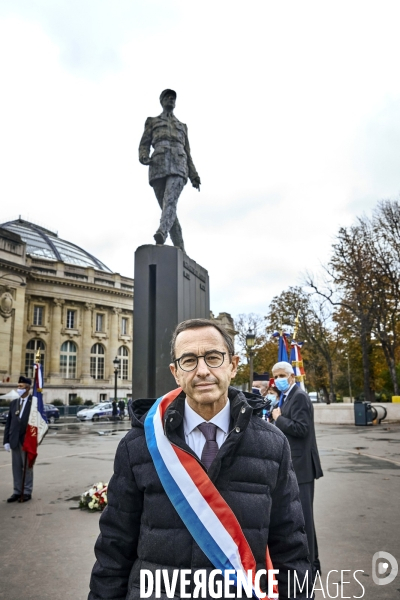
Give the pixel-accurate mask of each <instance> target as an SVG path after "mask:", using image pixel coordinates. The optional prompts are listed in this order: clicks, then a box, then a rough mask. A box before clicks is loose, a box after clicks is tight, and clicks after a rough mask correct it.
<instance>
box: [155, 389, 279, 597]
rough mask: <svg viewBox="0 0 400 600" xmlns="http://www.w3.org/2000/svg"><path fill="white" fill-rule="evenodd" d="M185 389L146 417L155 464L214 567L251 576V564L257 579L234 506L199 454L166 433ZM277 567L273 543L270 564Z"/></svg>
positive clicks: (160, 401) (161, 401)
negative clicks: (167, 421) (169, 416)
mask: <svg viewBox="0 0 400 600" xmlns="http://www.w3.org/2000/svg"><path fill="white" fill-rule="evenodd" d="M181 391H182V389H181V388H177V389H175V390H173V391H172V392H169V393H168V394H166V395H165V396H161V398H158V400H157V401H156V402H155V403H154V404H153V406H152V407H151V409H150V410H149V412H148V414H147V417H146V419H145V422H144V429H145V435H146V442H147V447H148V449H149V452H150V454H151V457H152V459H153V462H154V466H155V468H156V471H157V473H158V476H159V478H160V480H161V483H162V485H163V487H164V490H165V492H166V494H167V496H168V497H169V499H170V500H171V502H172V504H173V506H174V508H175V509H176V510H177V512H178V514H179V516H180V517H181V519H182V521H183V522H184V524H185V525H186V527H187V529H188V530H189V532H190V534H191V535H192V537H193V538H194V540H195V542H196V543H197V544H198V545H199V547H200V548H201V550H202V551H203V552H204V554H205V555H206V556H207V557H208V559H209V560H210V562H211V563H212V564H213V565H214V567H215V568H216V569H220V570H221V571H222V572H224V571H226V570H234V571H235V572H239V571H242V572H243V573H244V575H245V577H246V578H247V572H248V571H249V570H250V571H251V572H252V580H253V584H254V577H255V572H256V561H255V559H254V556H253V553H252V551H251V549H250V546H249V544H248V542H247V540H246V538H245V536H244V533H243V531H242V528H241V527H240V525H239V522H238V520H237V518H236V516H235V515H234V513H233V511H232V509H231V508H230V507H229V506H228V504H227V503H226V502H225V500H224V499H223V498H222V496H221V494H220V493H219V491H218V490H217V488H216V487H215V486H214V484H213V483H212V482H211V480H210V478H209V476H208V475H207V473H206V472H205V470H204V469H203V467H202V466H201V464H199V462H198V461H197V460H196V458H195V457H194V456H192V455H191V454H190V453H189V452H186V451H185V450H182V448H178V447H177V446H175V445H173V444H171V442H170V441H169V440H168V438H167V436H166V435H165V434H164V428H163V422H164V415H165V411H166V410H167V408H168V406H169V405H170V404H171V403H172V402H173V401H174V400H175V398H177V396H179V394H180V393H181ZM272 568H273V567H272V563H271V560H270V557H269V554H268V549H267V555H266V569H267V570H269V569H272ZM234 579H235V577H234V576H232V581H233V580H234ZM274 591H275V590H274ZM253 595H256V594H255V593H254V586H253Z"/></svg>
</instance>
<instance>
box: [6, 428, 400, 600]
mask: <svg viewBox="0 0 400 600" xmlns="http://www.w3.org/2000/svg"><path fill="white" fill-rule="evenodd" d="M128 428H129V423H128V422H127V421H126V422H125V423H119V424H117V425H113V424H103V423H100V424H84V425H81V424H68V425H65V426H63V425H60V426H55V427H52V428H51V429H50V431H49V433H48V435H47V437H46V438H45V440H44V442H43V444H42V446H41V447H40V449H39V457H38V460H37V463H36V466H35V474H34V490H33V499H32V501H30V502H28V503H25V504H17V503H14V504H7V503H6V498H7V497H8V496H9V495H10V494H11V493H12V476H11V465H10V462H11V461H10V458H11V457H10V454H8V453H7V452H5V451H1V452H0V482H1V485H0V490H1V495H0V536H1V545H0V546H1V547H0V599H4V600H22V599H24V600H64V599H65V600H69V599H71V600H86V598H87V594H88V584H89V577H90V571H91V569H92V566H93V562H94V553H93V546H94V543H95V540H96V538H97V535H98V519H99V513H95V514H92V513H89V512H85V511H81V510H79V509H77V506H78V499H79V495H80V494H81V493H82V492H83V491H84V490H86V489H88V488H89V487H90V486H91V484H93V483H94V482H97V481H99V480H102V481H108V479H109V478H110V476H111V474H112V469H113V458H114V454H115V450H116V447H117V445H118V442H119V440H120V439H121V438H122V436H123V435H125V433H126V431H127V430H128ZM99 432H100V433H101V434H99ZM2 433H3V427H1V428H0V435H2ZM317 440H318V446H319V450H320V454H321V461H322V467H323V469H324V473H325V476H324V477H323V478H322V479H320V480H319V481H317V482H316V498H315V521H316V530H317V534H318V543H319V551H320V558H321V563H322V569H323V573H322V583H323V586H324V593H325V596H324V594H323V593H322V592H317V594H316V598H317V600H320V599H322V598H324V597H326V598H329V595H328V591H329V593H330V596H331V597H335V595H336V594H337V591H336V587H337V586H336V585H335V584H336V583H337V582H338V581H340V571H341V570H346V571H347V572H346V573H344V577H343V579H344V581H352V583H350V584H345V585H344V586H343V593H341V592H340V590H339V596H338V597H350V598H352V597H353V596H354V597H361V595H362V588H361V586H360V585H359V584H358V583H357V582H356V581H355V580H354V579H353V575H352V574H353V572H354V571H356V570H357V569H360V570H363V571H364V573H361V572H359V573H358V574H357V578H358V579H359V581H360V582H361V583H362V585H363V586H364V587H365V594H364V595H363V596H362V597H364V598H366V599H367V600H375V599H379V600H396V598H399V599H400V575H399V576H398V577H397V578H396V579H395V580H394V581H393V582H392V583H390V584H388V585H386V586H379V587H378V586H377V585H375V584H374V583H373V581H372V556H373V554H374V553H375V552H378V551H381V550H383V551H386V552H390V553H391V554H392V555H393V556H395V557H396V558H397V560H398V561H399V562H400V536H399V522H400V518H399V498H400V425H398V424H396V425H384V424H382V425H380V426H376V427H357V428H356V427H352V426H327V425H318V426H317ZM331 569H337V570H338V571H339V574H337V573H332V574H331V576H330V578H329V581H330V586H329V590H328V591H327V585H326V575H327V573H328V571H329V570H331Z"/></svg>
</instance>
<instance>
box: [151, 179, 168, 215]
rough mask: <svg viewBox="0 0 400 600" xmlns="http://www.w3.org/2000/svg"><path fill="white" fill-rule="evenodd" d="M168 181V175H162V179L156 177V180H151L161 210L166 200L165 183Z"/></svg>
mask: <svg viewBox="0 0 400 600" xmlns="http://www.w3.org/2000/svg"><path fill="white" fill-rule="evenodd" d="M166 183H167V178H166V177H160V179H154V181H152V182H151V186H152V188H153V190H154V193H155V195H156V198H157V200H158V204H159V205H160V208H161V210H162V207H163V202H164V193H165V184H166Z"/></svg>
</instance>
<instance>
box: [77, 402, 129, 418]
mask: <svg viewBox="0 0 400 600" xmlns="http://www.w3.org/2000/svg"><path fill="white" fill-rule="evenodd" d="M118 412H119V411H118ZM76 416H77V417H78V419H79V420H80V421H99V420H100V419H107V418H109V417H111V416H112V404H111V402H102V403H101V404H97V405H96V406H89V407H88V408H83V409H82V410H80V411H79V412H78V413H77V414H76Z"/></svg>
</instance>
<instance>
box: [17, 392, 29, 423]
mask: <svg viewBox="0 0 400 600" xmlns="http://www.w3.org/2000/svg"><path fill="white" fill-rule="evenodd" d="M28 398H29V394H28V395H27V397H26V398H20V399H19V401H20V402H21V400H23V401H24V403H23V404H22V406H21V404H20V406H21V408H20V409H19V415H18V416H19V418H20V419H21V418H22V413H23V412H24V408H25V406H26V402H27V400H28Z"/></svg>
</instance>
